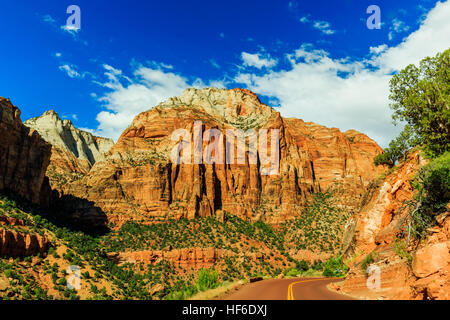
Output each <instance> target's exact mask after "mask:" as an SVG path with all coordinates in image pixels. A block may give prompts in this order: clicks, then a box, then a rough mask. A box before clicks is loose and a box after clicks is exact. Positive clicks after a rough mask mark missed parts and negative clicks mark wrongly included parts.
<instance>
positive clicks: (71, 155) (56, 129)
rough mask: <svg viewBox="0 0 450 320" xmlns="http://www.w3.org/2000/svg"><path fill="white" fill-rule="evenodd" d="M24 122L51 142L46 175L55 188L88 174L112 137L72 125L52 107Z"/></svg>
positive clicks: (110, 144)
mask: <svg viewBox="0 0 450 320" xmlns="http://www.w3.org/2000/svg"><path fill="white" fill-rule="evenodd" d="M24 124H25V125H26V126H28V127H30V128H33V129H35V130H36V131H38V132H39V134H40V135H41V136H42V137H43V138H44V140H45V141H47V142H48V143H50V144H51V145H52V155H51V158H50V165H49V166H48V169H47V176H48V177H49V179H50V185H51V187H52V189H56V190H58V191H62V190H63V189H64V186H65V185H66V184H68V183H71V182H73V181H75V180H78V179H80V178H82V177H83V176H84V175H85V174H87V173H88V172H89V170H90V169H91V167H92V166H93V165H94V163H95V162H97V161H101V160H103V159H104V157H103V154H104V153H105V152H107V151H108V150H109V149H110V148H111V147H112V146H113V144H114V142H113V140H111V139H106V138H101V137H96V136H94V135H92V134H91V133H89V132H86V131H83V130H80V129H77V128H75V127H74V125H73V124H72V122H71V121H70V120H61V118H60V117H59V115H58V114H57V113H56V112H55V111H53V110H50V111H47V112H45V113H44V114H43V115H42V116H40V117H37V118H32V119H29V120H27V121H25V122H24Z"/></svg>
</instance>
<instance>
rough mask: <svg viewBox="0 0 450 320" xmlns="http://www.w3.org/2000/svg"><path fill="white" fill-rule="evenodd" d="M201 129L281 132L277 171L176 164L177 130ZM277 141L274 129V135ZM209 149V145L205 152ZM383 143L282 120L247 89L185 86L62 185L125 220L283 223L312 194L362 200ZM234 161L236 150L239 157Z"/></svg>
mask: <svg viewBox="0 0 450 320" xmlns="http://www.w3.org/2000/svg"><path fill="white" fill-rule="evenodd" d="M195 121H201V122H202V124H203V128H202V132H203V133H204V132H205V131H206V130H208V129H210V128H217V129H219V130H220V131H221V132H223V134H225V130H226V129H242V130H249V129H257V130H258V129H261V128H264V129H279V132H280V134H279V138H280V146H279V154H280V167H279V173H278V174H275V175H270V176H266V175H262V174H261V171H262V170H263V166H262V165H261V161H259V162H258V163H257V164H249V162H248V157H249V155H248V152H247V155H246V157H247V161H246V164H242V165H238V164H180V165H177V164H174V163H172V162H171V160H170V155H171V151H172V149H173V148H174V147H175V145H176V144H177V142H176V141H171V134H172V132H174V131H175V130H177V129H182V128H183V129H186V130H188V132H189V135H190V136H191V137H192V138H194V132H193V131H194V122H195ZM269 137H270V134H269ZM270 148H271V147H270V142H269V147H268V148H267V149H266V150H261V148H260V147H258V150H257V156H258V159H261V157H262V156H263V154H262V153H263V152H266V151H270ZM204 149H205V145H203V151H204ZM381 152H382V149H381V148H380V147H379V146H378V145H377V144H376V143H375V142H374V141H373V140H371V139H370V138H368V137H367V136H366V135H364V134H362V133H359V132H356V131H354V130H349V131H347V132H344V133H343V132H341V131H339V130H338V129H336V128H326V127H324V126H320V125H317V124H314V123H305V122H304V121H302V120H299V119H285V118H283V117H281V116H280V114H279V113H278V112H277V111H276V110H275V109H273V108H271V107H269V106H267V105H265V104H262V103H261V102H260V100H259V98H258V97H257V95H256V94H254V93H252V92H250V91H248V90H242V89H235V90H224V89H215V88H210V89H201V90H198V89H188V90H186V91H185V92H184V93H183V94H182V95H181V96H180V97H175V98H170V99H169V100H168V101H166V102H163V103H161V104H160V105H158V106H156V107H155V108H153V109H151V110H149V111H147V112H143V113H141V114H139V115H138V116H137V117H136V118H135V119H134V121H133V123H132V124H131V126H130V127H129V128H128V129H126V130H125V131H124V132H123V134H122V135H121V137H120V139H119V140H118V141H117V143H116V144H115V145H114V147H113V148H112V149H111V150H110V151H109V152H108V153H107V154H106V156H105V158H104V160H102V161H98V162H96V163H95V164H94V166H93V167H92V169H91V170H90V171H89V173H88V174H87V175H86V176H85V177H84V178H83V179H81V180H78V181H75V182H73V183H70V184H67V185H65V186H63V188H62V189H63V191H64V193H65V194H66V195H73V196H75V197H77V198H82V199H87V200H89V201H92V202H93V203H94V204H95V205H96V206H98V207H99V208H101V209H102V210H103V211H104V212H105V213H107V215H108V219H109V220H110V221H114V222H118V223H119V224H120V223H121V222H123V221H126V220H129V219H135V220H147V219H154V218H162V219H164V218H167V217H172V218H180V217H187V218H194V217H196V216H214V215H219V216H220V215H221V214H222V213H223V212H224V211H228V212H230V213H232V214H235V215H238V216H240V217H245V218H249V219H262V220H264V221H267V222H271V223H277V222H280V221H283V220H285V219H287V218H290V217H293V216H295V215H298V214H299V212H300V210H301V209H302V208H303V207H304V205H305V203H306V201H307V200H308V199H309V198H310V197H311V194H312V193H315V192H318V191H325V190H326V189H327V188H329V187H331V186H333V185H336V184H338V185H339V186H340V190H341V192H342V194H341V196H342V199H343V204H345V205H347V206H348V207H350V208H353V207H355V206H356V205H357V203H358V201H359V198H360V196H361V195H362V194H363V193H364V191H365V188H366V187H367V186H368V184H369V182H370V181H371V180H373V179H374V178H375V177H376V176H377V174H378V173H379V172H380V170H381V169H379V168H377V167H375V166H374V165H373V157H374V156H375V155H376V154H378V153H381ZM235 157H236V155H235Z"/></svg>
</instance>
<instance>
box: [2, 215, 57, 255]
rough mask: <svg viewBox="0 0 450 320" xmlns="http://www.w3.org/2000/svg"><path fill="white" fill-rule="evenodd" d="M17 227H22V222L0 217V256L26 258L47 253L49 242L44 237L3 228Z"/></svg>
mask: <svg viewBox="0 0 450 320" xmlns="http://www.w3.org/2000/svg"><path fill="white" fill-rule="evenodd" d="M18 225H19V226H23V225H24V223H23V221H20V220H16V219H13V218H5V217H0V256H7V257H27V256H31V255H37V254H38V253H40V254H44V253H46V252H47V250H48V248H49V247H50V241H49V240H48V239H47V238H46V237H44V236H41V235H38V234H35V233H31V232H20V231H17V230H14V229H8V228H5V226H6V227H11V226H18Z"/></svg>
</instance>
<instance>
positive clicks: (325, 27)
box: [313, 20, 336, 35]
mask: <svg viewBox="0 0 450 320" xmlns="http://www.w3.org/2000/svg"><path fill="white" fill-rule="evenodd" d="M313 28H315V29H317V30H320V31H322V33H323V34H326V35H331V34H334V33H335V32H336V31H334V30H332V29H331V25H330V23H329V22H327V21H320V20H317V21H314V23H313Z"/></svg>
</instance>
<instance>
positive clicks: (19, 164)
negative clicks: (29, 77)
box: [0, 98, 51, 205]
mask: <svg viewBox="0 0 450 320" xmlns="http://www.w3.org/2000/svg"><path fill="white" fill-rule="evenodd" d="M50 155H51V145H50V144H48V143H47V142H45V141H44V140H43V139H42V138H41V136H40V135H39V133H38V132H37V131H36V130H34V129H30V128H28V127H26V126H24V125H23V124H22V121H21V119H20V110H19V109H18V108H17V107H15V106H14V105H12V103H11V101H9V100H8V99H5V98H0V190H8V191H11V192H13V193H15V194H17V195H19V196H21V197H23V198H26V199H28V200H29V201H31V202H33V203H36V204H42V205H48V204H49V201H50V195H51V189H50V186H49V183H48V180H47V179H46V177H45V172H46V170H47V166H48V164H49V162H50Z"/></svg>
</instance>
